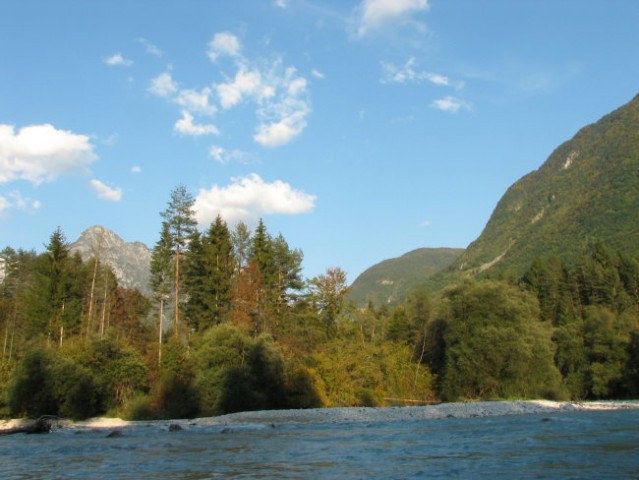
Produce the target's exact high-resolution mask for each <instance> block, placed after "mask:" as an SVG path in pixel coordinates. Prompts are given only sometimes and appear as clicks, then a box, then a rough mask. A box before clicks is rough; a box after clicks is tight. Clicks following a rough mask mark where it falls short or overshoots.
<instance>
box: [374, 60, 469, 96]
mask: <svg viewBox="0 0 639 480" xmlns="http://www.w3.org/2000/svg"><path fill="white" fill-rule="evenodd" d="M416 63H417V62H416V60H415V58H414V57H411V58H409V59H408V60H407V61H406V63H405V64H404V65H401V66H397V65H394V64H392V63H388V62H384V63H382V70H383V72H384V75H383V77H382V80H381V81H382V83H399V84H403V83H421V82H423V81H427V82H430V83H432V84H434V85H437V86H442V87H454V88H456V89H458V90H459V89H462V88H463V87H464V82H453V81H452V80H450V78H448V77H446V76H445V75H441V74H439V73H432V72H428V71H425V70H417V69H416V68H415V67H416Z"/></svg>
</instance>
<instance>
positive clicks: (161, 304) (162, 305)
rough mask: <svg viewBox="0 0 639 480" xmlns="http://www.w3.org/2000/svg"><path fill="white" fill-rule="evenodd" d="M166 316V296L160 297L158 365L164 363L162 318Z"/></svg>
mask: <svg viewBox="0 0 639 480" xmlns="http://www.w3.org/2000/svg"><path fill="white" fill-rule="evenodd" d="M163 318H164V298H161V299H160V319H159V328H158V330H159V331H160V332H159V334H158V367H159V366H161V365H162V333H163V332H162V331H163V330H164V328H163V325H162V319H163Z"/></svg>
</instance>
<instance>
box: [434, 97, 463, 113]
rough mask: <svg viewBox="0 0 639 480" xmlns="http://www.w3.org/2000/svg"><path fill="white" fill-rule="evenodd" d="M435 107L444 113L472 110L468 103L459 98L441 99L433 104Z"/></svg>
mask: <svg viewBox="0 0 639 480" xmlns="http://www.w3.org/2000/svg"><path fill="white" fill-rule="evenodd" d="M432 106H433V107H435V108H437V109H438V110H442V111H444V112H449V113H457V112H458V111H459V110H468V111H470V110H471V107H470V105H469V104H468V103H466V102H464V101H463V100H460V99H459V98H456V97H452V96H448V97H444V98H440V99H439V100H435V101H434V102H433V104H432Z"/></svg>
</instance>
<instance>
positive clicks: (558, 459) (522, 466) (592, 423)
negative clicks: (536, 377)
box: [0, 410, 639, 479]
mask: <svg viewBox="0 0 639 480" xmlns="http://www.w3.org/2000/svg"><path fill="white" fill-rule="evenodd" d="M269 418H271V419H272V418H275V419H277V416H276V417H269ZM282 420H283V422H282V423H278V422H277V421H275V422H273V423H246V424H241V423H240V424H234V425H230V426H224V425H200V424H195V423H192V424H189V423H188V422H187V423H184V424H183V428H182V430H179V431H169V428H168V427H169V425H168V424H166V423H151V424H144V425H135V426H124V427H120V428H117V431H118V432H119V434H120V436H117V437H115V438H113V437H112V438H107V435H108V434H109V433H111V432H112V431H113V429H90V428H65V429H56V430H54V431H53V432H52V433H50V434H44V435H26V434H18V435H8V436H4V437H0V478H11V479H54V478H55V479H57V478H65V479H66V478H69V479H89V478H91V479H100V478H103V479H169V478H170V479H174V478H182V479H214V478H242V479H253V478H256V479H257V478H301V479H306V478H308V479H311V478H312V479H317V478H335V479H351V478H352V479H368V478H380V479H408V478H425V479H426V478H427V479H433V478H435V479H436V478H464V479H466V478H562V479H566V478H575V479H576V478H580V479H581V478H583V479H585V478H597V479H606V478H611V479H612V478H615V479H619V478H637V479H639V410H616V411H578V412H568V413H566V412H561V413H553V414H532V415H511V416H492V417H484V418H481V417H476V418H440V419H426V420H424V419H419V420H411V421H406V420H404V421H383V420H375V421H370V422H368V421H357V422H349V421H340V422H321V421H313V422H290V421H287V420H286V419H284V418H283V419H282Z"/></svg>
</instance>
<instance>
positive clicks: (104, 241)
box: [69, 225, 151, 295]
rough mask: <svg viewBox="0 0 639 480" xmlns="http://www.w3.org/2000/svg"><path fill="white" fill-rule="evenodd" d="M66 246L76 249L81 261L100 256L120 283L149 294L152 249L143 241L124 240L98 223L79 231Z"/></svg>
mask: <svg viewBox="0 0 639 480" xmlns="http://www.w3.org/2000/svg"><path fill="white" fill-rule="evenodd" d="M69 250H70V252H71V253H72V254H73V253H75V252H78V253H79V254H80V256H81V257H82V259H83V260H84V261H87V260H90V259H91V258H92V257H97V258H99V260H100V261H101V262H102V263H104V264H106V265H109V266H110V267H111V268H112V269H113V273H114V274H115V276H116V278H117V279H118V284H119V285H120V286H122V287H125V288H137V289H138V290H139V291H140V292H141V293H144V294H145V295H150V293H151V291H150V287H149V277H150V272H149V266H150V264H151V250H149V248H148V247H147V246H146V245H144V244H143V243H141V242H133V243H127V242H125V241H124V240H122V239H121V238H120V237H119V236H118V235H116V234H115V233H114V232H112V231H111V230H109V229H107V228H104V227H101V226H99V225H98V226H94V227H91V228H88V229H87V230H85V231H84V232H82V233H81V234H80V236H79V237H78V239H77V240H76V241H75V242H74V243H72V244H71V245H69Z"/></svg>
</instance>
